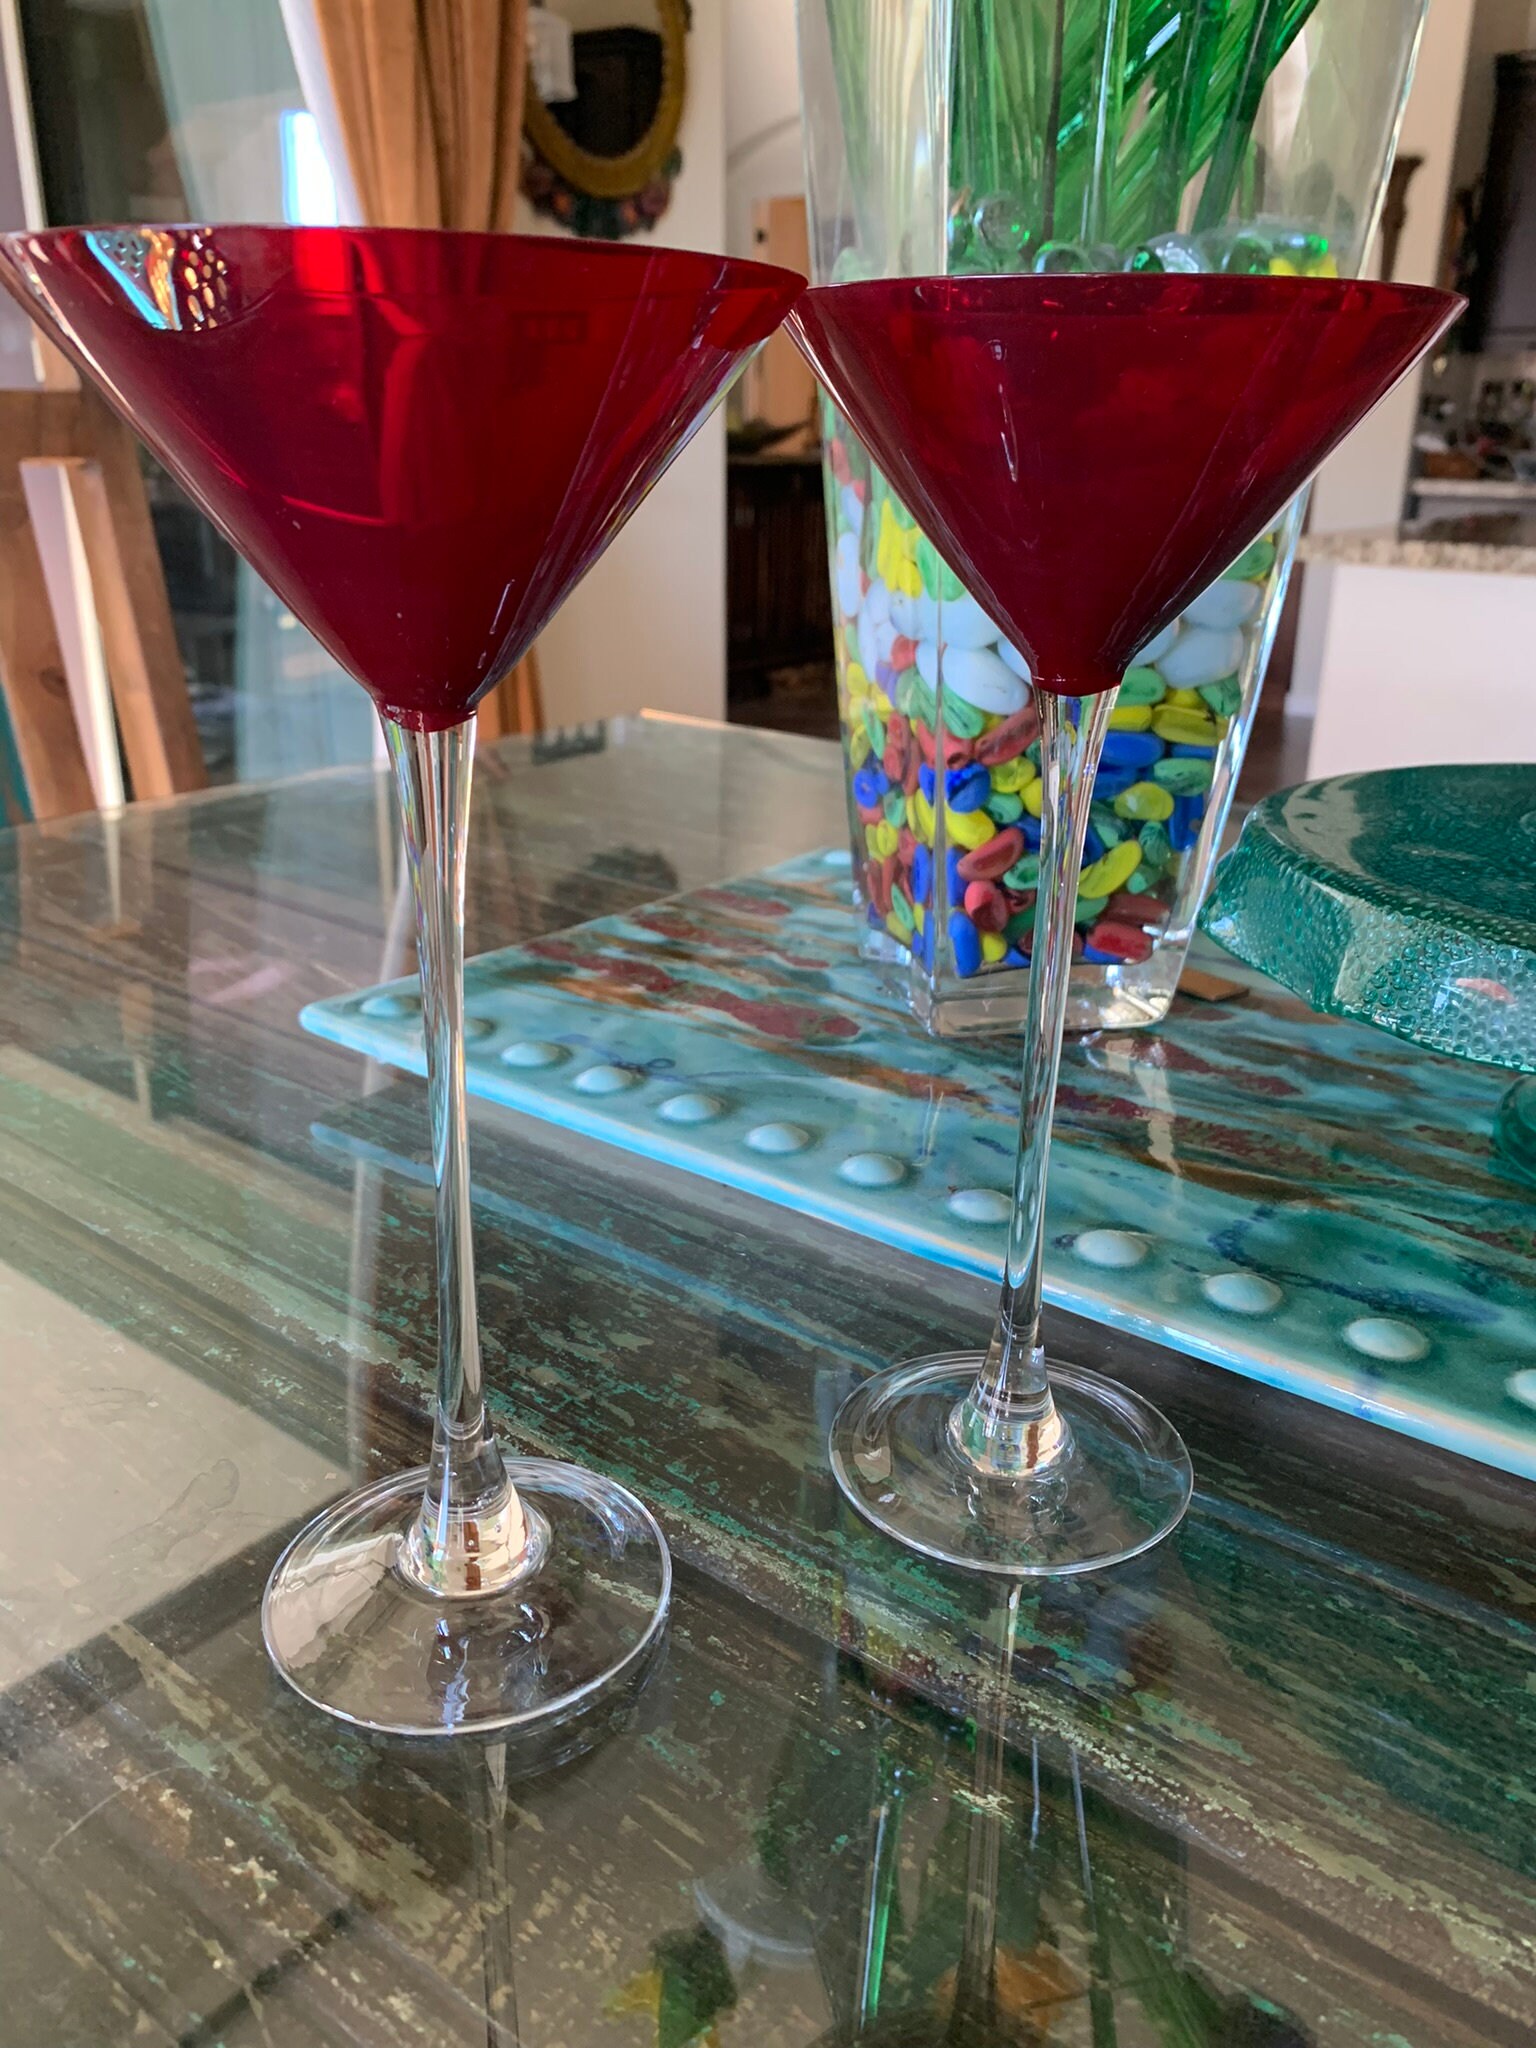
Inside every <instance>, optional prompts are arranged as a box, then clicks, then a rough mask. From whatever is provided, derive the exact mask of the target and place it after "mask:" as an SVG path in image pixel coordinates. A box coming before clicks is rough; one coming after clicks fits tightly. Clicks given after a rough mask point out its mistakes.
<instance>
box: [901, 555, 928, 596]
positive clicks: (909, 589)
mask: <svg viewBox="0 0 1536 2048" xmlns="http://www.w3.org/2000/svg"><path fill="white" fill-rule="evenodd" d="M896 587H897V588H898V590H900V591H901V593H902V595H903V596H904V597H921V596H922V594H923V579H922V577H921V576H920V575H919V574H918V569H917V564H916V562H908V561H905V560H904V561H903V562H902V565H901V568H900V570H899V571H898V573H897V577H896Z"/></svg>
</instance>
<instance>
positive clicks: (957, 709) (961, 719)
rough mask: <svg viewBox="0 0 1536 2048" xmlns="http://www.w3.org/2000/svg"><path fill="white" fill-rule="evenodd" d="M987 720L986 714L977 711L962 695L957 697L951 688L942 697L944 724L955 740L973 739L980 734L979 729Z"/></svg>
mask: <svg viewBox="0 0 1536 2048" xmlns="http://www.w3.org/2000/svg"><path fill="white" fill-rule="evenodd" d="M986 722H987V714H986V713H985V712H984V711H978V710H977V709H976V706H975V705H974V704H967V702H966V701H965V699H964V698H963V697H957V696H956V695H955V693H954V691H953V690H951V691H950V692H949V693H948V695H947V696H946V697H945V699H944V726H945V730H946V731H948V732H952V733H953V734H954V736H955V738H956V739H957V740H974V739H979V738H980V736H981V729H982V727H983V726H984V725H985V724H986Z"/></svg>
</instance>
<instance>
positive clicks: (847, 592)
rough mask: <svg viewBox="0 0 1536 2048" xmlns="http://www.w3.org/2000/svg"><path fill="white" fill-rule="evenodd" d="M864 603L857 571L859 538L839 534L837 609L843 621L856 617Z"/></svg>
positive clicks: (858, 571)
mask: <svg viewBox="0 0 1536 2048" xmlns="http://www.w3.org/2000/svg"><path fill="white" fill-rule="evenodd" d="M863 602H864V578H863V576H862V574H861V573H860V570H859V537H858V535H857V534H856V533H840V534H839V535H838V537H837V608H838V610H839V611H840V612H841V613H842V615H843V617H844V618H845V619H853V618H857V617H858V613H859V606H860V605H861V604H862V603H863Z"/></svg>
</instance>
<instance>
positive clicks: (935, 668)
mask: <svg viewBox="0 0 1536 2048" xmlns="http://www.w3.org/2000/svg"><path fill="white" fill-rule="evenodd" d="M917 672H918V674H919V675H920V676H921V677H922V679H923V681H924V682H925V683H926V684H927V685H928V687H929V689H930V690H936V689H937V688H938V687H939V650H938V647H937V646H936V645H935V643H934V642H933V641H932V640H919V641H918V643H917Z"/></svg>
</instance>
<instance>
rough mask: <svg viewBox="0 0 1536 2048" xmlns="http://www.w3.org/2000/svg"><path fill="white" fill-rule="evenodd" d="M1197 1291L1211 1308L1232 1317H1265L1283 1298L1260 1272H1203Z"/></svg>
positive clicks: (1272, 1283)
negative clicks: (1222, 1311)
mask: <svg viewBox="0 0 1536 2048" xmlns="http://www.w3.org/2000/svg"><path fill="white" fill-rule="evenodd" d="M1200 1291H1201V1293H1202V1294H1203V1295H1204V1296H1205V1298H1206V1300H1207V1301H1208V1302H1209V1303H1210V1304H1211V1306H1212V1307H1213V1308H1219V1309H1225V1310H1226V1312H1227V1314H1228V1315H1232V1316H1267V1315H1268V1314H1269V1312H1270V1310H1271V1309H1274V1308H1278V1307H1279V1306H1280V1304H1281V1302H1282V1301H1284V1299H1285V1296H1284V1294H1283V1293H1282V1291H1281V1290H1280V1289H1279V1288H1278V1287H1277V1286H1276V1285H1275V1283H1274V1281H1273V1280H1266V1279H1265V1278H1264V1275H1263V1274H1262V1273H1207V1274H1206V1276H1205V1278H1204V1279H1203V1280H1202V1281H1201V1283H1200Z"/></svg>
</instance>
